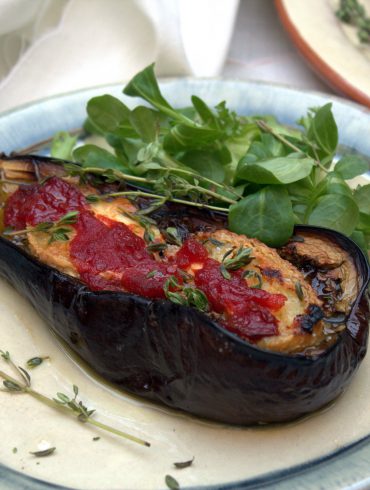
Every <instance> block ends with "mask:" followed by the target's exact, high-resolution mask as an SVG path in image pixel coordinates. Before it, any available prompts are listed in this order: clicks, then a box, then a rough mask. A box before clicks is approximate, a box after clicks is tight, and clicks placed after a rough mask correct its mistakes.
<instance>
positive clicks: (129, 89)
mask: <svg viewBox="0 0 370 490" xmlns="http://www.w3.org/2000/svg"><path fill="white" fill-rule="evenodd" d="M123 93H124V94H125V95H126V96H130V97H139V98H140V99H141V100H142V101H143V102H144V103H145V104H146V105H137V106H136V107H135V108H134V109H131V108H129V107H128V105H126V104H125V103H124V102H122V101H121V100H119V99H118V98H116V97H113V96H112V95H108V94H103V95H101V96H98V97H94V98H92V99H91V100H90V101H89V102H88V104H87V119H86V121H85V124H84V130H85V131H86V132H87V133H90V134H92V135H93V136H94V137H95V138H99V139H100V141H101V138H103V139H104V140H105V141H103V142H102V143H100V142H94V144H91V143H88V144H85V145H82V146H81V145H80V146H77V147H75V145H76V140H75V139H73V138H72V137H71V136H69V135H68V134H66V133H59V134H58V135H56V137H55V140H54V142H53V145H52V151H51V152H52V155H53V156H57V157H60V158H68V159H71V158H73V159H74V160H75V161H76V162H79V163H80V164H82V168H81V167H80V170H78V167H76V166H74V167H73V172H74V173H75V174H82V173H83V172H90V173H91V172H92V173H94V172H95V173H96V174H97V175H99V178H106V179H108V180H109V181H113V180H119V181H127V182H133V183H135V184H137V185H139V186H141V187H144V188H146V189H147V190H148V192H150V193H151V195H152V197H153V199H155V202H156V203H161V202H165V201H166V200H172V201H175V202H187V203H188V204H189V205H190V206H196V207H199V208H202V207H203V208H208V209H211V210H217V211H224V212H225V213H228V216H229V226H230V229H231V230H233V231H236V232H238V233H245V234H246V235H249V236H252V237H257V238H259V239H260V240H262V241H264V242H265V243H267V244H268V245H270V246H280V245H282V244H283V243H285V242H286V241H287V239H288V238H289V236H290V235H291V234H292V233H293V227H294V225H295V224H298V223H303V224H312V225H318V226H324V227H329V228H332V229H335V230H338V231H341V232H342V233H345V234H347V235H349V236H351V237H352V238H353V239H354V240H355V241H356V242H357V243H359V244H360V246H361V247H362V248H363V249H368V248H369V244H370V184H368V185H364V186H358V187H357V188H356V189H353V188H352V187H351V186H350V185H349V184H350V183H348V182H347V181H348V180H351V179H353V178H355V177H358V176H359V175H362V174H364V173H365V172H367V171H368V169H369V162H368V158H366V157H364V156H361V155H357V154H355V153H353V151H352V152H351V154H349V153H348V154H341V155H340V156H339V158H338V153H339V150H338V141H339V137H338V128H337V124H336V122H335V118H334V116H333V111H332V104H331V103H328V104H325V105H323V106H322V107H315V108H309V109H308V111H307V114H305V115H303V116H302V118H301V119H300V120H299V121H297V124H298V126H296V127H287V126H286V125H283V124H280V123H279V122H278V121H277V120H276V119H275V118H274V116H272V115H270V114H265V115H253V116H247V115H241V114H237V113H236V112H235V111H233V110H231V109H230V108H229V107H227V104H226V102H225V101H220V102H219V103H218V104H217V105H216V106H215V107H211V106H210V105H209V104H208V103H207V102H206V101H205V100H203V99H201V98H200V97H199V96H198V95H193V96H192V97H191V100H190V101H189V102H190V103H191V105H189V107H185V108H184V107H182V108H176V107H174V106H173V105H172V104H171V103H170V102H169V101H167V100H166V99H165V97H164V96H163V94H162V93H161V90H160V87H159V84H158V82H157V79H156V76H155V72H154V64H152V65H149V66H148V67H146V68H145V69H144V70H142V71H141V72H139V73H137V74H136V75H135V76H134V77H133V79H132V80H131V81H130V82H129V83H128V84H127V85H126V87H125V88H124V89H123ZM342 153H343V152H342ZM76 169H77V170H76ZM139 193H142V191H140V192H139ZM131 194H132V195H133V194H134V193H133V192H131ZM155 207H156V206H153V209H154V208H155Z"/></svg>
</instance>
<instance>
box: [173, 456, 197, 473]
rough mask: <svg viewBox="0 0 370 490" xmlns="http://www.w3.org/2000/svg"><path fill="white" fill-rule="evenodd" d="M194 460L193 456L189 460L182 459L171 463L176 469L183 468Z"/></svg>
mask: <svg viewBox="0 0 370 490" xmlns="http://www.w3.org/2000/svg"><path fill="white" fill-rule="evenodd" d="M193 462H194V457H193V458H192V459H190V460H189V461H183V462H179V463H173V464H174V466H175V468H177V469H178V470H182V469H184V468H189V466H191V465H192V464H193Z"/></svg>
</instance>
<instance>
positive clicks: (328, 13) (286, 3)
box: [275, 0, 370, 107]
mask: <svg viewBox="0 0 370 490" xmlns="http://www.w3.org/2000/svg"><path fill="white" fill-rule="evenodd" d="M275 4H276V7H277V10H278V13H279V16H280V19H281V21H282V23H283V26H284V28H285V29H286V31H287V32H288V34H289V35H290V37H291V39H292V41H293V42H294V44H295V45H296V47H297V48H298V49H299V51H300V52H301V54H302V55H303V56H304V57H305V59H306V60H307V61H308V63H309V64H310V65H311V67H312V68H313V69H314V70H315V71H316V72H317V74H318V75H319V76H320V77H321V78H323V79H324V81H326V82H327V83H329V85H331V86H332V87H333V88H334V89H335V90H337V91H338V92H339V93H342V94H344V95H347V96H348V97H350V98H352V99H354V100H356V101H357V102H360V103H361V104H364V105H366V106H367V107H370V45H369V44H365V45H364V44H361V43H360V42H359V41H358V39H357V33H356V29H355V28H354V27H350V26H348V25H346V24H343V23H341V22H340V21H339V19H337V17H336V16H335V11H336V10H337V8H338V5H339V0H310V1H309V2H302V1H301V0H275ZM360 4H361V5H364V6H365V7H366V11H367V14H368V15H369V16H370V1H369V0H361V1H360Z"/></svg>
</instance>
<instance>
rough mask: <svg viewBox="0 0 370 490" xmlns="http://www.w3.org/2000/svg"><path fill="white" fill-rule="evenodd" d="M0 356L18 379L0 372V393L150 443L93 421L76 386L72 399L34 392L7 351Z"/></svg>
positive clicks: (27, 374) (90, 412)
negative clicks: (29, 398)
mask: <svg viewBox="0 0 370 490" xmlns="http://www.w3.org/2000/svg"><path fill="white" fill-rule="evenodd" d="M0 355H1V357H2V358H3V360H4V361H5V362H6V363H7V364H9V365H10V366H11V367H12V368H13V370H14V371H15V372H16V374H17V376H18V378H19V379H16V378H14V377H13V376H11V375H9V374H8V373H6V372H4V371H2V370H0V378H2V379H3V387H4V388H2V390H1V391H5V392H8V393H12V394H22V393H23V394H28V395H30V396H32V397H33V398H35V399H36V400H38V401H40V402H41V403H43V404H44V405H47V406H48V407H51V408H54V409H57V410H59V411H61V412H63V413H65V414H67V415H71V416H74V417H75V418H76V419H77V420H78V421H79V422H84V423H87V424H90V425H93V426H95V427H98V428H99V429H103V430H105V431H107V432H110V433H111V434H115V435H117V436H120V437H123V438H125V439H128V440H130V441H132V442H136V443H137V444H140V445H142V446H147V447H149V446H150V443H149V442H147V441H145V440H143V439H140V438H138V437H135V436H133V435H131V434H128V433H126V432H123V431H121V430H118V429H115V428H114V427H111V426H109V425H106V424H103V423H102V422H99V421H97V420H95V419H93V418H92V415H93V414H94V412H95V410H94V409H89V408H87V407H86V406H85V405H84V404H83V402H82V401H81V400H78V394H79V389H78V387H77V386H76V385H73V393H74V397H73V398H71V397H69V396H68V395H66V394H64V393H57V395H56V398H49V397H47V396H45V395H43V394H42V393H39V392H38V391H35V390H34V389H33V388H32V387H31V376H30V374H29V373H28V372H27V371H26V370H25V369H23V368H21V367H20V366H17V365H16V364H15V363H14V362H13V360H12V359H11V356H10V354H9V352H8V351H2V350H0Z"/></svg>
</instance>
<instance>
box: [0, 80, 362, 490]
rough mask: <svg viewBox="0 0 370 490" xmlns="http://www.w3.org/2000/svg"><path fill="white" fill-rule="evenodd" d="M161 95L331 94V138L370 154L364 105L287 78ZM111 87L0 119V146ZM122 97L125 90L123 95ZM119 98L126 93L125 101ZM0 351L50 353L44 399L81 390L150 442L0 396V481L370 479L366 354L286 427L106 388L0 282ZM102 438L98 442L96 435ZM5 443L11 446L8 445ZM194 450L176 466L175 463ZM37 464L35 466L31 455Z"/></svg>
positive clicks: (249, 107)
mask: <svg viewBox="0 0 370 490" xmlns="http://www.w3.org/2000/svg"><path fill="white" fill-rule="evenodd" d="M161 86H162V90H163V93H164V95H165V97H166V98H168V100H169V101H170V102H172V103H173V104H174V105H176V106H186V105H189V102H190V96H191V95H192V94H197V95H198V96H200V97H202V98H204V99H205V100H206V101H207V102H208V103H209V104H210V105H215V104H216V103H218V102H220V101H221V100H226V101H227V104H228V106H229V107H230V108H231V109H234V110H237V111H238V112H239V113H241V114H273V115H275V116H276V117H277V118H278V119H279V120H280V121H281V122H283V123H286V124H294V122H295V121H296V120H297V119H298V118H299V117H300V116H302V115H303V114H305V112H306V110H307V108H308V107H315V106H319V105H323V104H324V103H326V102H328V101H329V100H331V101H332V102H333V110H334V114H335V117H336V120H337V122H338V126H339V133H340V142H341V143H342V144H343V145H345V146H347V147H350V148H352V149H353V150H355V151H358V152H360V153H363V154H365V155H367V156H370V138H369V137H368V133H369V130H370V113H369V111H367V110H366V109H364V108H362V107H360V106H358V105H356V104H353V103H349V102H347V101H344V100H342V99H339V98H334V97H331V98H330V99H329V98H328V96H326V95H323V94H319V93H312V92H301V91H297V90H293V89H290V88H287V87H281V86H277V85H269V84H265V83H253V82H243V81H227V80H193V79H171V80H164V81H163V82H162V85H161ZM121 90H122V87H121V86H116V85H112V86H105V87H98V88H93V89H87V90H83V91H79V92H75V93H70V94H65V95H61V96H58V97H52V98H49V99H45V100H42V101H39V102H38V103H33V104H30V105H27V106H24V107H21V108H19V109H16V110H14V111H10V112H7V113H5V114H3V115H1V116H0V151H4V152H7V153H9V152H11V151H14V150H18V149H22V148H24V147H28V146H30V145H32V144H34V143H36V142H39V141H42V140H44V139H47V138H49V137H50V136H52V135H53V134H54V133H55V132H56V131H60V130H66V129H67V130H68V129H75V128H77V127H80V126H81V124H82V122H83V120H84V117H85V104H86V102H87V100H89V99H90V98H91V97H93V96H95V95H99V94H102V93H111V94H113V95H116V96H119V97H121V96H122V95H121ZM122 98H124V97H123V96H122ZM125 102H126V103H127V104H128V105H134V104H135V100H132V99H127V98H125ZM0 311H1V320H0V349H3V350H9V351H10V352H11V354H12V355H13V357H14V358H15V359H17V361H19V362H22V363H23V362H24V361H25V360H26V359H28V358H30V357H32V356H33V355H49V356H50V358H51V359H50V361H49V362H48V363H46V364H45V365H42V366H40V367H39V368H38V369H37V370H34V371H32V378H33V382H34V384H35V386H37V388H38V389H39V390H40V391H42V392H43V393H46V394H48V395H49V396H54V395H55V393H56V392H57V391H63V392H68V391H70V390H71V386H72V384H77V385H78V386H79V388H80V393H81V397H82V398H83V400H84V402H86V404H87V405H88V406H89V407H93V408H96V409H97V417H99V418H100V419H101V420H103V421H106V422H107V423H110V425H114V426H117V427H118V428H121V429H122V430H125V429H129V431H130V432H135V433H136V434H137V435H139V436H143V437H145V438H146V439H149V440H150V441H151V442H152V447H151V448H150V449H148V448H141V447H139V448H137V447H133V445H130V444H129V443H126V442H125V441H121V440H117V439H115V438H114V437H110V436H107V435H105V434H101V433H99V434H97V433H96V432H94V431H93V430H91V429H90V428H87V427H86V426H82V424H76V422H75V421H73V420H70V419H68V418H66V417H65V416H63V415H60V414H59V413H57V412H54V411H53V410H50V409H49V408H48V407H44V406H40V404H38V402H36V401H35V400H33V399H31V398H30V397H27V396H25V395H18V396H11V395H9V394H5V393H4V394H0V395H1V410H0V424H1V427H2V430H1V432H2V436H1V438H0V484H1V485H0V486H1V487H2V488H9V489H14V490H15V489H19V488H25V489H30V490H36V489H37V490H39V489H45V488H61V487H60V485H61V486H62V487H63V488H65V487H69V488H72V487H73V488H84V489H95V488H99V489H109V490H114V489H117V490H118V489H122V488H128V489H150V488H165V482H164V477H165V475H166V474H172V475H173V476H174V477H175V478H176V479H177V480H178V481H179V483H180V485H181V488H189V489H190V488H203V489H206V488H210V489H216V488H217V489H225V490H226V489H234V488H257V487H262V486H263V487H264V488H270V487H271V488H276V489H280V488H281V489H288V488H289V489H290V488H302V489H317V488H319V487H320V488H330V489H342V488H352V489H354V488H356V489H357V488H367V487H368V486H369V485H370V467H369V464H368V461H369V458H370V414H369V410H368V407H369V406H370V376H369V375H368V374H369V372H370V358H369V356H368V358H367V359H365V361H364V362H363V364H362V366H361V367H360V370H359V372H358V374H357V376H356V377H355V379H354V381H353V383H352V385H351V386H350V388H349V390H348V391H347V393H346V394H345V395H344V396H342V397H341V398H340V399H339V400H337V401H336V402H335V403H334V404H333V405H332V406H331V407H329V408H328V409H326V410H325V411H322V412H320V413H317V414H315V415H314V416H312V417H309V418H307V419H305V420H302V421H299V422H296V423H294V424H287V425H278V426H273V427H261V428H235V427H227V426H221V425H218V424H211V423H209V424H208V423H205V422H204V421H199V420H197V419H195V418H192V417H186V416H184V415H179V414H177V413H175V412H173V411H169V410H166V409H163V408H162V407H158V406H156V405H153V404H150V403H145V402H142V401H141V400H139V399H137V398H134V397H131V396H128V395H126V394H124V393H121V392H119V391H117V390H115V389H114V388H113V387H111V386H109V385H107V384H105V383H103V381H102V380H101V379H99V378H97V377H95V376H94V375H93V374H92V373H91V371H89V370H88V368H86V367H85V366H84V365H80V364H77V363H76V361H75V359H74V358H73V356H72V355H71V354H70V352H69V351H68V350H67V349H66V348H65V346H63V345H62V344H60V343H59V341H58V340H57V339H56V338H55V337H54V336H53V335H52V334H51V333H50V332H49V330H48V329H47V327H46V325H45V324H44V323H43V322H42V321H41V320H40V319H39V318H38V316H37V315H36V313H35V312H34V311H33V310H32V308H31V307H30V306H29V304H28V303H27V302H26V301H25V300H24V299H22V298H21V297H20V296H18V294H17V293H16V292H15V291H14V290H13V289H12V288H11V287H10V286H9V285H8V284H6V283H5V282H1V283H0ZM95 436H100V437H101V439H100V440H99V441H94V440H93V438H94V437H95ZM46 444H50V445H52V446H55V447H56V448H57V450H56V451H55V453H54V454H53V455H52V456H50V457H48V458H43V459H42V460H37V459H35V458H34V457H33V456H32V455H30V454H29V452H30V451H34V450H36V449H37V448H39V447H42V446H43V445H46ZM13 448H17V451H14V452H13ZM193 456H194V458H195V459H194V463H193V465H192V466H191V467H190V468H187V469H185V470H181V471H179V470H176V469H174V467H173V463H174V462H175V461H186V460H188V459H191V458H192V457H193ZM38 463H39V464H38Z"/></svg>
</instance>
